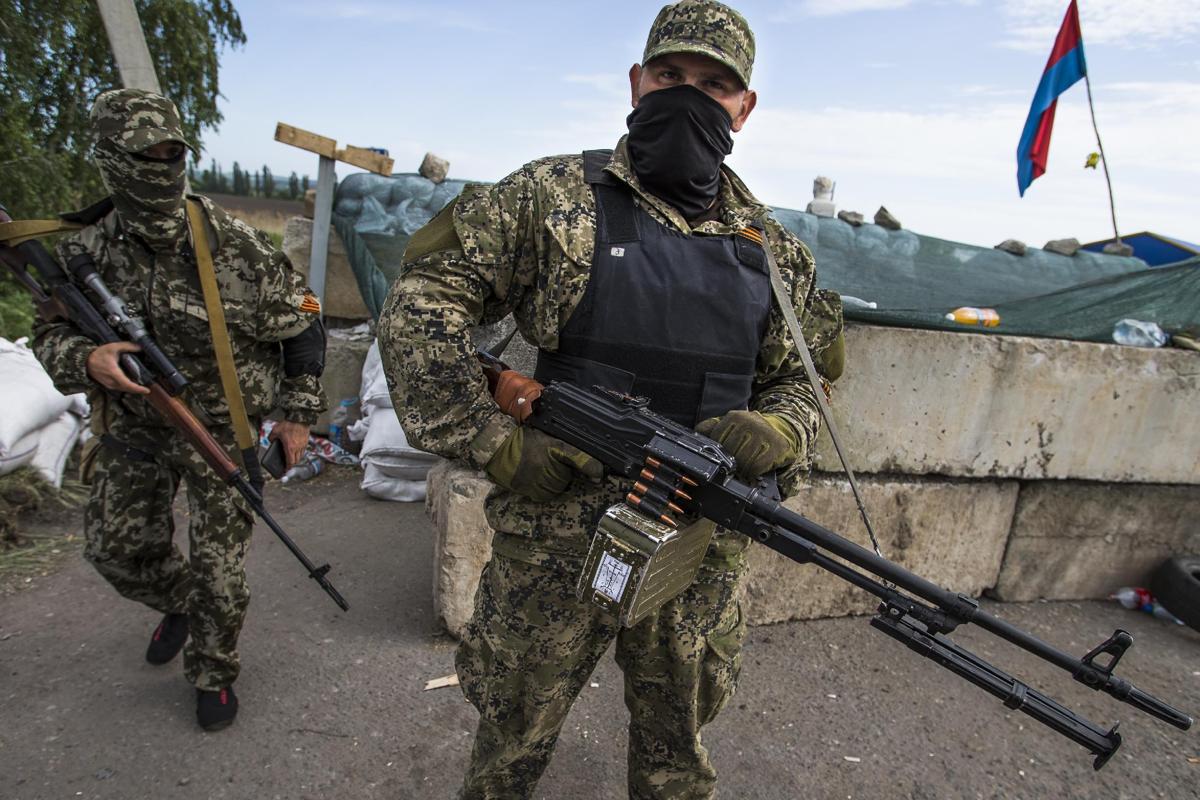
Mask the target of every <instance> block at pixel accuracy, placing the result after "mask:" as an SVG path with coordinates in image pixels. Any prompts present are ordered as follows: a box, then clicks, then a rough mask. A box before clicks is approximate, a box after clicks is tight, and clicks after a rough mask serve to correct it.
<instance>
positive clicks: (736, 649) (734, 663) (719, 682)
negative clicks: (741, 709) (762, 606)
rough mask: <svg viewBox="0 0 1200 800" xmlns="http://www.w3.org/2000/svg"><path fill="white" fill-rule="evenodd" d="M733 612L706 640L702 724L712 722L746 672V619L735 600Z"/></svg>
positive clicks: (699, 701)
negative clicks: (743, 651)
mask: <svg viewBox="0 0 1200 800" xmlns="http://www.w3.org/2000/svg"><path fill="white" fill-rule="evenodd" d="M730 612H731V613H730V615H729V622H728V623H726V624H724V625H722V626H720V627H719V628H718V629H717V630H715V631H713V632H712V633H711V634H709V635H708V637H707V638H706V640H705V643H704V654H703V656H702V657H701V663H700V686H699V691H698V692H697V709H696V716H697V719H698V721H699V724H700V725H707V724H708V723H709V722H712V721H713V720H714V719H715V718H716V716H717V714H719V713H720V711H721V709H722V708H724V707H725V704H726V703H728V702H729V698H730V697H732V696H733V693H734V691H735V690H736V688H737V680H738V675H739V674H741V671H742V644H743V642H745V639H746V619H745V617H744V615H743V614H742V609H741V604H740V603H734V604H733V605H732V607H731V609H730Z"/></svg>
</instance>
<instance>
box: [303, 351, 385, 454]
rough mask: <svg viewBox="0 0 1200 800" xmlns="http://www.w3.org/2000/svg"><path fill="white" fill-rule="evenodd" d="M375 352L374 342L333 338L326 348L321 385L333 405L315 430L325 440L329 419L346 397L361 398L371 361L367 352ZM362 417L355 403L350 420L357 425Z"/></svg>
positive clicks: (319, 420)
mask: <svg viewBox="0 0 1200 800" xmlns="http://www.w3.org/2000/svg"><path fill="white" fill-rule="evenodd" d="M370 349H371V342H370V340H367V341H352V340H350V339H339V338H337V337H336V336H330V337H329V341H328V343H327V344H326V345H325V372H324V373H322V375H321V385H322V386H324V387H325V397H326V399H328V401H329V410H328V411H326V412H325V413H324V414H322V415H321V417H320V419H318V420H317V424H316V425H314V426H313V433H319V434H321V435H322V436H323V435H325V434H326V433H328V432H329V417H330V415H331V414H332V413H333V410H334V409H335V408H337V406H338V403H339V402H341V401H342V399H343V398H346V397H358V393H359V390H360V389H361V388H362V368H363V362H364V361H366V360H367V351H368V350H370ZM358 417H359V406H358V403H355V404H354V406H353V407H352V408H351V409H350V419H349V421H348V422H347V424H351V423H353V422H354V421H355V420H357V419H358Z"/></svg>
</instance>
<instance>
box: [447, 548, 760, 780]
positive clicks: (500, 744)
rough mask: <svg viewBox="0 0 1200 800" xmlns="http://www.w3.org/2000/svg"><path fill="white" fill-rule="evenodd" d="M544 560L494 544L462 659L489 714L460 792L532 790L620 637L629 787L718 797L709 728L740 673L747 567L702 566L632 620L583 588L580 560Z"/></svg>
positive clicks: (468, 684)
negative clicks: (591, 599)
mask: <svg viewBox="0 0 1200 800" xmlns="http://www.w3.org/2000/svg"><path fill="white" fill-rule="evenodd" d="M502 536H503V535H500V536H498V537H497V540H498V541H499V539H500V538H501V537H502ZM537 560H538V563H528V560H518V559H515V558H510V557H507V556H505V555H504V554H502V553H501V552H495V553H494V554H493V555H492V559H491V561H489V562H488V564H487V566H486V567H485V568H484V570H483V575H482V578H481V582H480V585H479V590H478V592H477V594H476V596H475V611H474V616H473V617H472V619H471V621H470V623H469V624H468V626H467V629H466V633H465V634H464V637H463V641H462V643H461V644H460V645H459V648H458V652H457V657H456V659H455V666H456V670H457V672H458V676H459V681H460V683H461V685H462V688H463V692H464V694H466V696H467V699H468V700H470V701H471V703H472V704H474V706H475V708H477V709H478V710H479V714H480V719H479V728H478V731H477V732H476V735H475V744H474V747H473V749H472V753H471V764H470V767H469V769H468V772H467V777H466V780H465V782H464V785H463V789H462V793H461V794H460V798H462V799H463V800H485V799H486V800H499V799H500V798H505V799H506V800H507V799H508V798H514V799H515V798H528V797H532V796H533V790H534V787H535V785H536V784H537V781H538V779H539V778H540V777H541V775H542V772H543V770H545V768H546V765H547V763H548V762H549V760H550V754H551V753H552V752H553V750H554V744H555V742H556V741H557V739H558V734H559V730H560V729H561V728H562V725H563V721H564V720H565V719H566V716H567V712H568V711H569V710H570V708H571V704H572V703H573V702H574V700H575V697H576V696H577V695H578V694H579V691H580V689H581V688H582V687H583V685H584V683H585V682H586V681H587V679H588V676H589V675H591V673H592V670H593V669H594V668H595V666H596V662H597V661H598V660H599V659H600V657H601V656H602V655H603V654H604V652H605V650H607V649H608V646H609V644H610V643H611V642H612V641H613V639H614V638H615V639H616V643H617V644H616V659H617V664H618V665H619V666H620V667H621V670H622V671H623V672H624V675H625V705H626V706H627V707H628V709H629V713H630V721H629V750H628V786H629V796H630V798H635V800H651V798H653V799H654V800H665V799H666V798H672V799H675V798H679V799H681V800H682V798H689V799H691V798H709V797H712V796H713V793H714V791H715V785H716V770H715V769H714V768H713V766H712V763H711V762H710V761H709V758H708V752H707V751H706V750H705V748H704V746H703V745H702V744H701V742H700V728H701V727H702V726H704V725H706V724H707V723H709V722H711V721H712V720H713V719H714V718H715V717H716V715H717V713H718V712H719V711H720V710H721V708H722V707H724V705H725V703H726V702H727V701H728V700H729V698H730V697H731V696H732V694H733V692H734V688H735V686H736V684H737V677H738V672H739V671H740V668H741V648H742V642H743V640H744V638H745V632H746V624H745V620H744V619H743V617H742V612H741V606H740V603H739V602H738V600H737V586H738V582H739V580H740V577H741V575H742V573H743V572H744V568H743V567H742V566H740V565H739V566H738V567H737V568H734V569H729V568H723V569H714V568H712V566H708V565H706V566H703V567H701V571H700V574H699V575H698V576H697V578H696V581H695V582H694V583H693V584H692V585H691V586H690V587H689V588H688V589H687V590H686V591H685V592H683V593H682V594H681V595H679V596H678V597H676V598H675V599H673V600H671V601H669V602H668V603H667V604H666V605H665V606H663V608H662V609H661V610H660V611H659V612H658V614H657V615H651V616H650V617H648V618H646V619H644V620H642V621H641V622H640V623H638V624H637V625H635V626H634V627H632V628H622V627H621V626H620V624H619V623H618V622H617V621H616V619H615V618H614V617H612V616H611V615H609V614H608V613H606V612H605V611H603V610H602V609H601V608H599V607H598V606H595V605H593V604H591V603H583V602H581V601H579V600H578V599H577V598H576V596H575V584H576V581H577V580H578V577H579V569H580V564H579V562H577V561H575V560H574V559H562V558H559V557H556V556H553V555H549V554H545V555H543V556H541V557H540V558H539V559H537Z"/></svg>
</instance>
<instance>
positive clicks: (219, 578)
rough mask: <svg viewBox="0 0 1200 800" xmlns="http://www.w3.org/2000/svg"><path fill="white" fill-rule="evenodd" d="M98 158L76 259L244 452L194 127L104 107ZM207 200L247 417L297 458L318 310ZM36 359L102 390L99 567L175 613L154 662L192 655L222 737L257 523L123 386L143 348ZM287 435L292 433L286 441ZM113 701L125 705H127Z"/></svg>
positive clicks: (158, 638) (68, 347)
mask: <svg viewBox="0 0 1200 800" xmlns="http://www.w3.org/2000/svg"><path fill="white" fill-rule="evenodd" d="M91 122H92V128H93V132H94V134H95V137H96V142H95V148H94V150H93V155H94V157H95V161H96V164H97V166H98V167H99V168H100V174H101V177H102V178H103V180H104V185H105V187H106V188H107V189H108V192H109V196H108V197H106V198H105V199H104V200H102V201H100V202H99V203H96V204H95V205H93V206H92V207H90V208H88V209H86V210H84V211H81V212H78V213H76V214H74V215H68V216H69V219H71V220H74V221H77V222H81V223H83V224H84V227H83V229H82V230H81V231H79V232H78V233H76V234H73V235H71V236H69V237H66V238H65V239H64V240H63V241H62V242H60V244H59V255H60V257H61V258H62V260H63V262H64V263H66V262H67V261H69V260H70V259H71V258H74V257H75V256H79V255H83V254H87V255H90V256H91V257H92V259H93V260H94V261H95V263H96V268H97V270H98V272H99V273H100V276H101V278H102V279H103V280H104V282H105V283H106V284H107V286H108V287H109V289H110V290H112V291H113V292H114V293H115V294H117V295H119V296H121V297H122V298H123V299H124V300H125V302H126V303H127V305H128V306H129V308H130V310H131V311H132V312H133V313H134V314H136V315H137V316H140V317H141V318H142V320H143V321H144V322H145V323H146V326H147V328H148V329H149V331H150V334H151V336H153V337H154V338H155V340H156V341H157V343H158V344H159V346H160V347H161V348H162V350H163V351H164V352H165V353H166V354H167V356H168V357H169V358H170V359H171V361H172V362H173V363H174V364H175V366H176V367H177V368H178V369H179V371H180V372H181V373H182V374H183V375H184V377H186V378H187V379H188V382H189V387H188V389H187V392H186V393H185V394H184V396H183V399H184V400H185V402H187V403H188V405H189V406H190V407H191V408H192V410H193V411H195V412H196V414H197V416H198V417H200V418H201V419H202V420H203V421H204V422H205V423H206V425H207V426H208V428H209V432H210V433H212V434H213V436H214V437H215V438H216V439H217V441H218V442H220V443H222V444H223V445H225V446H226V448H227V450H228V451H229V452H230V453H231V454H235V453H236V452H237V447H236V446H235V441H234V438H235V437H234V433H233V428H232V420H231V419H230V404H229V401H228V400H227V398H226V397H225V394H224V391H223V389H222V385H221V381H220V377H219V374H218V369H217V363H216V357H215V355H214V347H213V333H212V329H211V326H210V322H209V319H208V314H207V312H206V310H205V304H204V299H203V297H202V293H201V289H200V282H199V272H198V259H197V255H196V253H195V251H194V249H193V239H194V237H193V236H192V231H191V230H190V229H189V226H188V217H187V215H186V212H185V206H184V200H185V191H186V180H185V167H186V165H185V158H186V155H187V152H188V151H189V150H193V148H192V146H191V145H190V144H188V142H187V140H186V139H185V138H184V134H183V131H182V126H181V125H180V120H179V113H178V111H177V110H176V108H175V104H174V103H172V102H171V101H170V100H168V99H167V98H165V97H162V96H161V95H157V94H153V93H151V92H145V91H141V90H137V89H119V90H114V91H109V92H104V93H103V94H101V95H100V96H99V97H98V98H97V99H96V102H95V105H94V106H93V108H92V113H91ZM189 199H190V200H192V201H194V202H196V203H199V205H200V211H201V217H202V224H203V225H204V226H205V234H206V235H205V238H206V239H207V240H208V243H209V247H210V255H211V257H212V262H213V270H214V273H215V276H216V280H217V284H218V287H219V293H220V302H221V305H222V307H223V309H224V313H225V318H226V323H227V327H228V333H229V338H230V343H231V347H232V349H233V351H234V353H235V361H236V362H237V363H236V374H237V381H238V383H239V384H240V389H241V393H242V395H243V398H244V401H245V406H246V410H247V412H248V416H249V417H250V420H251V421H252V422H253V423H254V424H255V425H257V420H259V419H261V418H262V417H263V416H265V415H266V414H268V413H270V412H271V411H273V410H276V409H278V410H280V411H281V412H282V415H283V417H284V419H283V420H281V421H280V422H279V423H277V424H276V426H275V429H274V431H273V434H274V435H277V436H279V437H280V438H281V439H283V440H284V444H285V450H287V451H288V458H289V459H290V460H295V458H296V457H297V456H298V454H299V452H300V450H301V448H302V447H303V445H304V443H306V442H307V440H308V427H309V425H311V424H312V423H313V422H315V421H316V419H317V416H318V415H319V414H320V413H321V411H322V410H323V409H324V408H325V398H324V395H323V392H322V390H321V383H320V374H321V366H322V364H323V360H324V333H323V329H322V327H321V323H320V319H319V316H318V312H319V310H320V305H319V303H317V301H316V298H315V297H313V296H312V294H311V293H310V292H309V291H308V290H307V289H306V288H305V287H304V285H303V283H302V281H301V279H300V277H299V275H297V273H296V272H295V271H294V270H293V269H292V267H291V264H290V263H289V262H288V260H287V258H286V257H285V256H284V255H283V254H282V253H280V252H279V251H278V250H276V249H275V248H274V247H273V246H272V245H271V244H270V242H269V240H267V238H266V237H265V236H264V235H263V234H261V233H259V232H257V231H255V230H254V229H252V228H250V227H249V226H247V225H245V224H243V223H241V222H239V221H238V220H235V219H233V218H232V217H230V216H229V215H227V214H226V213H225V212H224V211H223V210H222V209H221V208H220V207H218V206H217V205H215V204H214V203H213V202H212V201H211V200H209V199H208V198H206V197H201V196H196V195H193V196H190V197H189ZM34 333H35V338H34V350H35V352H36V353H37V355H38V358H40V359H41V361H42V363H43V364H44V365H45V366H46V369H47V371H48V372H49V373H50V375H51V377H53V378H54V381H55V384H56V385H57V386H58V387H59V389H60V390H61V391H63V392H66V393H70V392H87V393H88V396H89V399H90V400H91V402H92V407H93V414H92V427H93V431H94V432H95V433H96V434H97V436H96V438H95V439H93V441H94V442H97V443H99V446H98V447H95V448H94V449H93V450H91V451H90V452H89V454H88V456H87V460H86V463H87V471H88V472H89V473H90V474H91V484H92V487H91V498H90V500H89V501H88V505H87V510H86V512H85V514H84V535H85V538H86V540H87V545H86V547H85V549H84V556H85V557H86V558H87V560H88V561H90V562H91V563H92V565H93V566H95V568H96V569H97V571H99V572H100V574H101V575H103V576H104V578H105V579H107V580H108V581H109V583H111V584H112V585H113V587H114V588H115V589H116V590H117V591H118V592H120V593H121V594H122V595H123V596H125V597H127V598H129V599H131V600H136V601H138V602H140V603H143V604H145V605H147V606H149V607H150V608H153V609H154V610H156V611H158V612H159V613H161V614H162V615H163V617H162V620H161V622H160V623H159V624H158V626H157V627H156V628H155V629H154V633H153V634H152V636H151V640H150V644H149V646H148V647H147V650H146V660H147V661H149V662H150V663H152V664H166V663H167V662H169V661H171V660H173V659H174V658H175V656H176V655H177V654H178V653H179V652H180V650H182V651H183V670H184V675H185V677H186V678H187V680H188V681H189V682H190V683H191V684H192V685H194V686H195V699H196V718H197V721H198V722H199V723H200V725H201V727H203V728H204V729H205V730H209V731H212V730H219V729H221V728H223V727H225V726H227V725H229V724H230V723H231V722H233V720H234V717H235V716H236V714H237V711H238V698H237V695H236V694H235V693H234V690H233V683H234V681H235V680H236V679H237V676H238V672H239V669H240V663H239V657H238V650H237V642H238V636H239V633H240V631H241V628H242V622H243V620H244V618H245V614H246V609H247V606H248V604H249V600H250V592H249V588H248V587H247V585H246V575H245V570H244V561H245V557H246V550H247V548H248V546H249V542H250V531H251V527H252V523H251V519H252V517H251V511H250V509H249V507H248V506H247V505H246V503H245V501H244V500H243V499H242V498H241V496H240V495H238V494H236V493H235V492H233V490H231V489H230V488H229V487H228V486H227V485H226V484H225V483H224V482H223V481H221V480H220V479H219V478H218V477H217V475H216V474H214V473H213V472H212V470H211V469H209V467H208V466H207V465H206V464H205V463H204V461H203V460H202V459H201V458H200V457H199V455H198V454H197V453H196V452H195V451H193V450H192V449H191V448H190V447H189V446H188V445H187V444H186V443H185V442H184V441H183V440H182V439H180V438H179V437H178V436H177V435H176V434H175V433H174V431H173V429H171V428H169V427H167V426H166V425H165V424H164V422H163V421H162V420H161V419H159V418H158V417H157V415H156V413H155V412H154V411H153V410H151V409H150V407H149V406H148V405H147V404H146V403H145V402H144V400H143V399H142V397H141V395H142V394H144V393H145V392H146V389H145V388H144V387H141V386H138V385H137V384H136V383H133V382H132V381H131V380H129V377H128V376H126V375H125V374H124V372H122V370H121V368H120V366H119V362H118V358H119V356H120V355H121V353H123V352H126V351H128V350H133V349H136V348H135V347H134V346H133V345H132V344H130V343H128V342H117V343H113V344H108V345H102V346H99V347H97V346H96V345H95V344H94V343H93V342H92V341H91V340H89V339H87V338H86V337H84V336H82V335H80V334H79V332H78V331H76V330H75V329H74V328H73V327H71V326H70V325H69V324H67V323H65V322H62V321H45V322H42V323H40V324H39V325H38V326H37V327H36V329H35V332H34ZM280 426H282V428H281V427H280ZM181 482H182V483H184V484H186V486H187V501H188V509H189V512H190V513H189V524H188V554H187V556H186V557H185V556H184V555H183V554H182V553H181V552H180V551H179V549H178V548H176V546H175V544H174V543H173V542H172V537H173V533H174V517H173V513H172V502H173V499H174V496H175V494H176V492H177V490H178V489H179V486H180V483H181ZM111 702H112V703H113V704H114V706H115V705H118V704H119V703H120V700H119V699H118V697H117V696H115V695H114V696H113V698H112V699H111Z"/></svg>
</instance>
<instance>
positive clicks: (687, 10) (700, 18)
mask: <svg viewBox="0 0 1200 800" xmlns="http://www.w3.org/2000/svg"><path fill="white" fill-rule="evenodd" d="M668 53H698V54H700V55H702V56H708V57H709V58H712V59H715V60H717V61H719V62H721V63H722V64H724V65H725V66H727V67H729V68H730V69H731V70H733V72H734V74H735V75H737V76H738V77H739V78H741V80H742V85H743V86H749V85H750V70H751V69H752V68H753V67H754V33H753V32H752V31H751V30H750V25H749V23H747V22H746V19H745V17H743V16H742V15H741V14H739V13H738V12H736V11H734V10H733V9H732V8H730V7H729V6H726V5H722V4H721V3H717V2H713V0H679V2H677V3H671V4H670V5H668V6H663V9H662V11H659V12H658V16H657V17H655V18H654V24H653V25H652V26H650V37H649V38H648V39H646V52H645V53H643V54H642V64H646V63H647V62H649V61H650V60H651V59H654V58H658V57H659V56H664V55H667V54H668Z"/></svg>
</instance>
